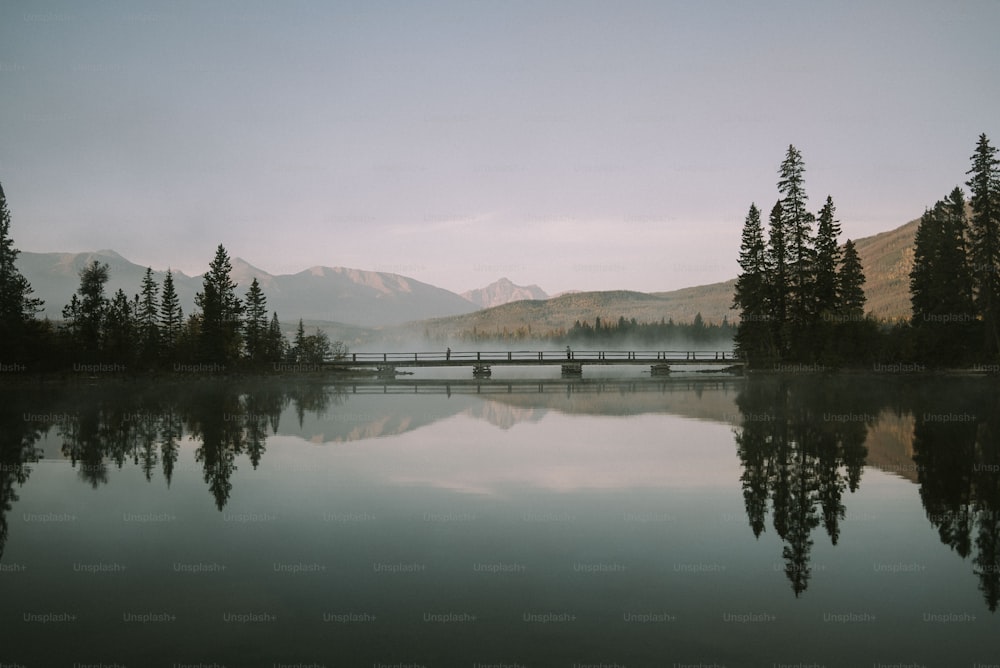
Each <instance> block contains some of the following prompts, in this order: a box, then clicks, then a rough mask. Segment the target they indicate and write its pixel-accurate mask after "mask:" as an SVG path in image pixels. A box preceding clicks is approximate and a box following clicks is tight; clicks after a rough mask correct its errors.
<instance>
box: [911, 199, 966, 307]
mask: <svg viewBox="0 0 1000 668" xmlns="http://www.w3.org/2000/svg"><path fill="white" fill-rule="evenodd" d="M966 229H967V221H966V216H965V196H964V195H963V193H962V191H961V189H959V188H955V189H954V190H953V191H952V192H951V193H950V194H949V195H948V197H947V198H946V199H944V200H939V201H938V202H936V203H935V204H934V207H933V208H931V209H928V210H927V211H925V212H924V215H923V216H921V218H920V225H919V226H918V227H917V233H916V236H915V239H914V249H913V269H912V270H911V271H910V303H911V305H912V307H913V324H914V326H916V327H922V326H928V325H930V324H934V323H938V324H940V323H945V324H948V323H968V322H971V321H972V320H973V319H974V317H975V313H974V305H973V302H972V276H971V270H970V267H969V263H968V255H967V251H966V247H965V234H966Z"/></svg>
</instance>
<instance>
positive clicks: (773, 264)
mask: <svg viewBox="0 0 1000 668" xmlns="http://www.w3.org/2000/svg"><path fill="white" fill-rule="evenodd" d="M784 220H785V216H784V213H783V210H782V206H781V202H780V201H779V202H776V203H775V205H774V207H773V208H772V209H771V216H770V231H769V235H768V246H767V266H768V269H769V271H770V273H771V280H770V281H769V288H770V289H769V292H770V295H769V297H768V298H769V301H770V303H771V317H772V320H771V338H772V341H773V342H774V347H775V350H776V352H777V354H778V356H781V355H783V354H784V353H785V352H786V350H787V341H786V336H785V330H786V323H787V320H788V301H789V279H788V245H787V244H788V242H787V235H786V232H785V222H784Z"/></svg>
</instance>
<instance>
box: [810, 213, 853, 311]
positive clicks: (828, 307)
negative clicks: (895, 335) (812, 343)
mask: <svg viewBox="0 0 1000 668" xmlns="http://www.w3.org/2000/svg"><path fill="white" fill-rule="evenodd" d="M835 213H836V209H835V208H834V206H833V198H832V197H829V196H827V198H826V203H825V204H824V205H823V208H822V209H820V212H819V217H818V219H817V220H818V225H817V228H816V276H815V286H814V293H813V294H814V295H815V300H816V303H815V306H814V307H813V308H814V310H815V312H816V314H817V315H818V316H819V317H820V319H824V318H825V319H829V318H830V317H831V316H834V315H835V314H836V313H837V311H838V304H839V298H840V286H839V284H838V277H837V269H838V265H839V264H840V247H839V246H838V245H837V238H838V237H839V236H840V221H838V220H836V218H835V217H834V216H835ZM848 243H850V242H848ZM853 247H854V245H853V244H851V248H852V249H853ZM854 259H855V262H857V266H858V268H860V266H861V265H860V262H858V261H857V254H856V253H855V256H854ZM863 294H864V293H862V295H863Z"/></svg>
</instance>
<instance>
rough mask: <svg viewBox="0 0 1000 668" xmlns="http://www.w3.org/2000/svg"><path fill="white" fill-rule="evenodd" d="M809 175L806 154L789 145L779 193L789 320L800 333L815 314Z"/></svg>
mask: <svg viewBox="0 0 1000 668" xmlns="http://www.w3.org/2000/svg"><path fill="white" fill-rule="evenodd" d="M805 171H806V167H805V162H804V161H803V160H802V153H801V152H800V151H799V150H798V149H797V148H795V147H794V146H792V145H789V146H788V151H787V152H786V154H785V159H784V160H783V161H782V163H781V167H780V168H779V170H778V192H779V193H781V195H782V199H781V215H782V223H783V227H784V233H785V243H786V248H787V265H788V294H789V303H788V316H789V319H790V321H791V322H792V323H794V324H795V325H796V329H797V330H799V329H801V327H802V326H803V325H804V324H805V323H807V322H808V321H809V320H810V319H811V317H812V315H813V312H814V310H813V309H814V304H813V293H812V282H813V280H812V279H813V261H814V249H813V238H812V222H813V215H812V214H811V213H809V211H808V210H807V209H806V201H807V197H806V191H805Z"/></svg>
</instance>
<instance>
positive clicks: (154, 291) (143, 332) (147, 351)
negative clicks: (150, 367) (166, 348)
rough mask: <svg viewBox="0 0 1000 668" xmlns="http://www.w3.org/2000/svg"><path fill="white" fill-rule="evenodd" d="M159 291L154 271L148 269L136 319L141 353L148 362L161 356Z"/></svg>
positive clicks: (143, 279)
mask: <svg viewBox="0 0 1000 668" xmlns="http://www.w3.org/2000/svg"><path fill="white" fill-rule="evenodd" d="M159 291H160V288H159V286H158V285H157V284H156V281H154V280H153V270H152V269H151V268H149V267H146V273H145V275H144V276H143V277H142V292H141V293H140V295H139V296H138V297H137V304H136V309H135V319H136V327H137V329H138V332H137V334H138V339H139V353H140V355H141V356H142V358H143V359H144V360H145V361H147V362H150V361H152V360H155V359H156V358H157V357H158V355H159V348H160V326H159V310H160V304H159Z"/></svg>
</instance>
